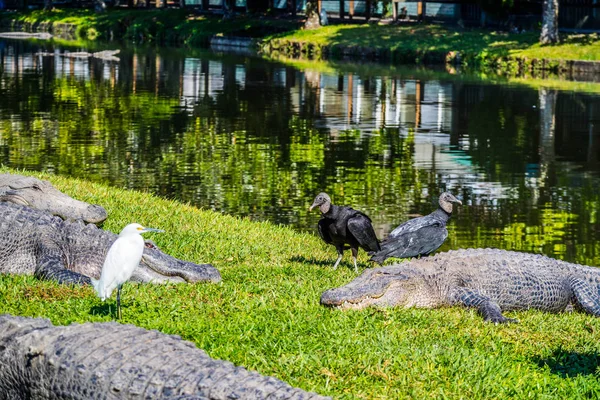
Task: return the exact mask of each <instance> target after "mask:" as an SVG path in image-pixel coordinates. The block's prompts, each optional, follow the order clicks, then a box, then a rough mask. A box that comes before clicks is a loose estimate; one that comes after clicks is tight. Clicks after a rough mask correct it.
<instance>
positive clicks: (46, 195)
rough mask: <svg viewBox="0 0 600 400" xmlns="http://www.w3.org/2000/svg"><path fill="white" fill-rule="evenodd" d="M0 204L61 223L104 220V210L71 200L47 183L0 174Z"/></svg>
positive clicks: (27, 177) (31, 178)
mask: <svg viewBox="0 0 600 400" xmlns="http://www.w3.org/2000/svg"><path fill="white" fill-rule="evenodd" d="M0 201H8V202H11V203H15V204H21V205H24V206H28V207H31V208H35V209H36V210H41V211H46V212H49V213H51V214H53V215H58V216H59V217H61V218H63V219H81V220H83V221H85V222H91V223H95V224H97V223H100V222H102V221H104V220H105V219H106V217H107V216H108V213H107V212H106V210H105V209H104V208H102V207H100V206H98V205H95V204H92V205H90V204H88V203H84V202H83V201H79V200H75V199H73V198H72V197H69V196H67V195H66V194H64V193H62V192H60V191H59V190H58V189H56V188H55V187H54V186H52V184H51V183H50V182H48V181H42V180H40V179H37V178H33V177H31V176H23V175H16V174H0Z"/></svg>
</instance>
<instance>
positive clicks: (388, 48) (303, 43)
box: [0, 9, 600, 72]
mask: <svg viewBox="0 0 600 400" xmlns="http://www.w3.org/2000/svg"><path fill="white" fill-rule="evenodd" d="M0 22H2V24H3V25H4V26H8V25H11V24H12V26H16V27H18V28H19V29H24V30H31V29H43V30H53V31H59V32H60V31H70V32H76V33H77V34H78V35H79V36H80V37H84V38H88V39H98V38H100V39H112V38H124V39H126V40H134V41H145V42H159V43H180V44H188V45H206V44H207V43H208V41H209V39H210V38H211V37H213V36H244V37H251V38H254V39H256V41H257V43H259V47H260V49H261V51H262V52H263V53H265V54H269V55H271V56H278V55H279V54H284V55H286V56H291V57H305V58H311V59H320V58H340V57H352V58H371V59H381V60H389V61H393V62H396V63H410V64H414V63H417V64H418V63H438V64H439V63H445V62H452V63H460V64H462V65H470V66H475V67H485V68H494V69H500V70H503V71H505V72H507V71H508V72H511V71H512V72H516V71H525V70H532V69H546V70H554V71H559V70H569V69H572V68H573V65H572V64H569V63H568V62H569V61H600V40H598V36H597V35H595V34H592V35H563V37H562V39H563V41H562V43H561V44H558V45H554V46H541V45H539V43H538V37H539V33H538V32H529V33H524V34H509V33H505V32H493V31H489V30H478V29H461V28H459V27H456V26H450V25H424V24H416V23H404V24H401V25H377V24H362V25H357V24H351V25H345V24H338V25H331V26H326V27H322V28H320V29H316V30H309V31H307V30H302V29H301V26H302V23H301V20H300V19H293V20H291V19H278V18H250V17H248V16H244V15H241V16H237V17H235V18H233V19H230V20H227V21H224V20H223V19H222V18H221V17H220V16H206V15H204V16H199V15H194V14H193V13H192V12H191V11H186V10H178V9H168V10H156V9H152V10H141V11H140V10H134V11H129V10H110V11H109V12H106V13H100V14H98V13H95V12H93V11H89V10H54V11H51V12H44V11H33V12H28V13H4V14H2V15H0ZM15 23H16V25H15Z"/></svg>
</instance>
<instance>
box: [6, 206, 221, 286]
mask: <svg viewBox="0 0 600 400" xmlns="http://www.w3.org/2000/svg"><path fill="white" fill-rule="evenodd" d="M116 239H117V235H115V234H114V233H111V232H108V231H104V230H101V229H99V228H98V227H96V225H94V224H88V225H85V224H84V223H83V222H82V221H81V220H77V221H71V220H63V219H61V218H59V217H56V216H52V215H50V214H48V213H46V212H43V211H38V210H34V209H32V208H29V207H25V206H21V205H17V204H12V203H3V202H0V273H12V274H34V275H35V276H36V277H38V278H41V279H52V280H56V281H58V282H61V283H73V284H90V283H91V281H90V277H92V278H95V279H98V278H99V277H100V272H101V270H102V265H103V263H104V258H105V257H106V253H107V252H108V249H109V248H110V246H111V245H112V243H113V242H114V241H115V240H116ZM131 280H132V281H136V282H156V283H160V282H165V281H172V282H184V281H185V282H198V281H210V282H219V281H220V280H221V275H220V274H219V271H218V270H217V269H216V268H214V267H213V266H212V265H210V264H194V263H191V262H187V261H182V260H179V259H177V258H174V257H171V256H169V255H167V254H165V253H163V252H162V251H160V250H159V249H158V248H157V247H156V246H155V245H154V244H153V243H152V242H150V241H146V248H145V249H144V253H143V255H142V261H141V262H140V265H139V267H138V268H136V270H135V272H134V273H133V276H132V277H131Z"/></svg>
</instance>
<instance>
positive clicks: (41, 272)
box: [34, 254, 92, 285]
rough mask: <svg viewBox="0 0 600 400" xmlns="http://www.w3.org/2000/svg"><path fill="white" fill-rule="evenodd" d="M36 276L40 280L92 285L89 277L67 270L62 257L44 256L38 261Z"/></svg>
mask: <svg viewBox="0 0 600 400" xmlns="http://www.w3.org/2000/svg"><path fill="white" fill-rule="evenodd" d="M34 276H35V277H36V278H38V279H47V280H53V281H57V282H58V283H66V284H72V285H91V284H92V281H91V280H90V278H89V277H88V276H85V275H82V274H79V273H77V272H73V271H70V270H68V269H67V268H65V265H64V264H63V262H62V259H61V257H60V256H57V255H53V254H43V255H41V256H40V258H39V260H38V265H37V268H36V269H35V272H34Z"/></svg>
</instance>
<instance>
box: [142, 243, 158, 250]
mask: <svg viewBox="0 0 600 400" xmlns="http://www.w3.org/2000/svg"><path fill="white" fill-rule="evenodd" d="M144 246H146V248H147V249H157V248H158V247H156V245H155V244H154V243H152V242H145V244H144Z"/></svg>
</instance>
